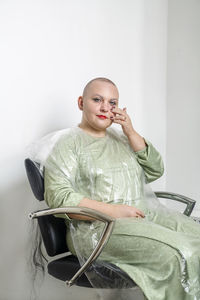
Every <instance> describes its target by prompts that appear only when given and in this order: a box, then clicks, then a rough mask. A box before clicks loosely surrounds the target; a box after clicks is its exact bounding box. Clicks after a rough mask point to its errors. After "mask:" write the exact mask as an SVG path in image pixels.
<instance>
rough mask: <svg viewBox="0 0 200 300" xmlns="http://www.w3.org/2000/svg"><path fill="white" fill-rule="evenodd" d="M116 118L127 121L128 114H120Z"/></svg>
mask: <svg viewBox="0 0 200 300" xmlns="http://www.w3.org/2000/svg"><path fill="white" fill-rule="evenodd" d="M114 120H121V121H126V116H124V115H118V116H115V117H114Z"/></svg>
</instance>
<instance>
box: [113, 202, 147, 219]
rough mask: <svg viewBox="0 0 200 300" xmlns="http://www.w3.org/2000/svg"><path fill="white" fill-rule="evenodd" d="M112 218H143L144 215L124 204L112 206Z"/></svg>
mask: <svg viewBox="0 0 200 300" xmlns="http://www.w3.org/2000/svg"><path fill="white" fill-rule="evenodd" d="M112 207H113V210H112V217H114V218H116V219H118V218H131V217H132V218H133V217H135V218H144V217H145V215H144V213H143V212H142V211H141V210H139V209H138V208H136V207H134V206H129V205H126V204H113V205H112Z"/></svg>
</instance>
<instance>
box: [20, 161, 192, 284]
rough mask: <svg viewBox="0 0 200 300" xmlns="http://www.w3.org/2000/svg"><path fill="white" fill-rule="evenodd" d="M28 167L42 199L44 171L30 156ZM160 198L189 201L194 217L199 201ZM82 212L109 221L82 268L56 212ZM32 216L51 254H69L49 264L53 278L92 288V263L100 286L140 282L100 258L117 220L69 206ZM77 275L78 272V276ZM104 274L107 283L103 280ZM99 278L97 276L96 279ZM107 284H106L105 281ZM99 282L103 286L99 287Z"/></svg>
mask: <svg viewBox="0 0 200 300" xmlns="http://www.w3.org/2000/svg"><path fill="white" fill-rule="evenodd" d="M25 168H26V173H27V176H28V180H29V183H30V186H31V189H32V191H33V194H34V195H35V197H36V198H37V199H38V200H39V201H43V200H44V179H43V174H42V172H41V171H40V166H39V164H37V163H36V162H33V161H32V160H31V159H29V158H27V159H26V160H25ZM155 194H156V196H157V197H158V198H165V199H172V200H176V201H179V202H182V203H185V204H186V209H185V211H184V214H185V215H187V216H190V214H191V212H192V210H193V208H194V205H195V203H196V202H195V201H194V200H192V199H190V198H188V197H185V196H182V195H178V194H174V193H167V192H155ZM63 213H66V214H68V213H70V214H73V213H74V214H81V215H85V216H90V217H93V218H95V219H97V220H100V221H102V222H104V223H105V227H104V230H103V232H102V236H101V238H100V241H99V243H98V245H97V246H96V248H95V249H94V251H93V253H92V255H91V256H90V257H89V259H88V260H87V261H86V262H85V264H84V265H83V266H82V267H81V266H80V264H79V261H78V259H77V257H76V256H74V255H72V254H69V250H68V247H67V245H66V225H65V222H64V219H61V218H57V217H55V216H54V215H55V214H63ZM29 218H30V219H33V218H37V220H38V224H39V228H40V232H41V235H42V240H43V243H44V246H45V249H46V252H47V254H48V255H49V256H50V257H56V256H57V255H58V254H64V253H66V256H64V257H62V258H56V259H54V260H53V261H51V262H49V263H48V265H47V269H48V273H49V274H50V275H52V276H53V277H55V278H57V279H59V280H62V281H65V282H66V283H67V284H68V286H71V285H72V284H76V285H78V286H83V287H92V285H91V284H90V282H89V280H88V279H87V277H86V275H85V274H84V272H85V271H86V270H87V272H90V270H91V272H93V271H92V267H91V265H92V264H95V274H94V272H93V273H92V274H91V276H92V277H93V278H94V277H95V276H99V277H98V280H96V283H97V284H96V286H95V287H99V288H118V289H119V288H132V287H135V286H136V284H135V283H134V281H133V280H132V279H131V278H130V277H129V276H128V275H127V274H126V273H125V272H124V271H122V270H121V269H119V268H118V267H116V266H115V265H113V264H110V263H107V262H100V261H96V258H97V257H98V256H99V254H100V253H101V251H102V249H103V247H104V245H105V244H106V242H107V241H108V239H109V237H110V234H111V233H112V228H113V225H114V219H112V218H111V217H109V216H106V215H104V214H102V213H100V212H97V211H95V210H92V209H88V208H83V207H81V208H80V207H65V208H56V209H44V210H40V211H36V212H33V213H30V214H29ZM74 274H75V275H74ZM100 277H103V286H102V284H101V283H100V281H101V280H99V279H101V278H100ZM94 280H95V279H94ZM105 283H106V284H105ZM98 284H99V286H98Z"/></svg>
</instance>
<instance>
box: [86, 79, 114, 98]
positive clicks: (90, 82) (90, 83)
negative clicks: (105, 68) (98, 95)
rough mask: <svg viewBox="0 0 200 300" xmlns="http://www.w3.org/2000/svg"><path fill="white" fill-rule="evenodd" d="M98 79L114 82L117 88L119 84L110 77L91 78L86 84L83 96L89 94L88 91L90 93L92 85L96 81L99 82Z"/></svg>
mask: <svg viewBox="0 0 200 300" xmlns="http://www.w3.org/2000/svg"><path fill="white" fill-rule="evenodd" d="M98 81H99V82H107V83H110V84H112V85H113V86H115V87H116V89H117V86H116V85H115V83H114V82H113V81H111V80H110V79H108V78H105V77H97V78H94V79H92V80H90V81H89V82H88V83H87V84H86V86H85V88H84V90H83V98H84V97H85V96H86V95H87V93H88V91H89V89H90V87H91V86H92V85H93V84H94V83H95V82H98Z"/></svg>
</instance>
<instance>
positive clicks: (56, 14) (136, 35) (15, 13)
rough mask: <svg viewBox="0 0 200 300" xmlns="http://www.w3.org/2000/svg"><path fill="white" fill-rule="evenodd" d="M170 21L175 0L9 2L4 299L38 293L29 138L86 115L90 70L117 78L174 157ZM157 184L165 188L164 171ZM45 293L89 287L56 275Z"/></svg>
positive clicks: (132, 107) (143, 122)
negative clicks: (170, 2) (83, 103)
mask: <svg viewBox="0 0 200 300" xmlns="http://www.w3.org/2000/svg"><path fill="white" fill-rule="evenodd" d="M166 26H167V1H159V0H149V1H142V0H134V1H133V0H126V1H125V2H124V1H122V0H117V1H116V0H110V1H106V0H101V1H100V0H96V1H92V0H85V1H81V0H73V1H62V0H58V1H49V0H48V1H47V0H46V1H45V0H40V1H39V0H38V1H25V0H21V1H14V0H7V1H1V2H0V43H1V48H0V49H1V50H0V51H1V53H0V65H1V67H0V82H1V89H0V99H1V117H0V128H1V131H0V140H1V156H0V164H1V168H0V178H1V181H0V198H1V217H0V225H1V226H0V235H1V257H0V272H1V276H0V278H1V280H0V286H1V288H0V300H1V299H2V300H12V299H15V300H26V299H29V288H30V274H29V270H28V269H27V260H28V254H29V244H28V243H29V222H30V221H28V219H27V215H28V213H29V212H30V211H32V210H34V209H36V207H37V203H36V201H35V200H34V198H33V196H32V194H31V191H30V188H29V186H28V183H27V179H26V175H25V170H24V166H23V160H24V158H25V156H26V150H25V149H26V146H27V145H29V144H30V143H31V142H32V141H34V140H36V139H37V138H39V137H41V136H43V135H44V134H46V133H48V132H51V131H53V130H57V129H61V128H65V127H68V126H72V125H75V124H77V123H78V122H79V121H80V117H81V114H80V112H79V111H78V109H77V104H76V100H77V98H78V96H79V95H80V94H81V92H82V89H83V87H84V85H85V84H86V83H87V81H88V80H90V79H92V78H93V77H96V76H105V77H108V78H110V79H112V80H113V81H114V82H116V84H117V85H118V87H119V90H120V102H121V106H122V107H124V106H126V107H127V109H128V112H129V114H130V116H131V117H132V120H133V124H134V126H135V128H136V130H138V132H140V133H141V134H143V135H144V136H145V137H146V138H147V139H149V140H151V141H152V142H153V143H154V145H155V146H156V147H157V148H158V149H159V150H160V152H161V154H162V155H163V158H164V160H165V146H166V141H165V140H166V131H165V130H166V125H165V116H166V113H165V93H166V87H165V86H166V37H167V35H166V30H167V27H166ZM153 187H154V189H165V177H163V178H162V179H160V180H158V181H157V182H156V183H155V184H154V185H153ZM89 292H90V295H91V293H93V296H92V297H95V296H94V291H91V290H90V291H89ZM40 293H41V294H40V299H42V300H45V299H49V300H54V299H55V298H56V299H57V300H62V299H66V298H67V297H69V298H70V299H78V298H79V296H78V295H80V289H78V288H76V287H73V288H72V289H66V288H65V286H64V284H63V283H62V282H59V281H57V280H54V279H52V278H50V277H48V276H47V278H46V280H45V282H44V284H43V285H42V288H41V292H40ZM81 297H82V299H86V298H88V291H87V289H83V290H82V289H81Z"/></svg>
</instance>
